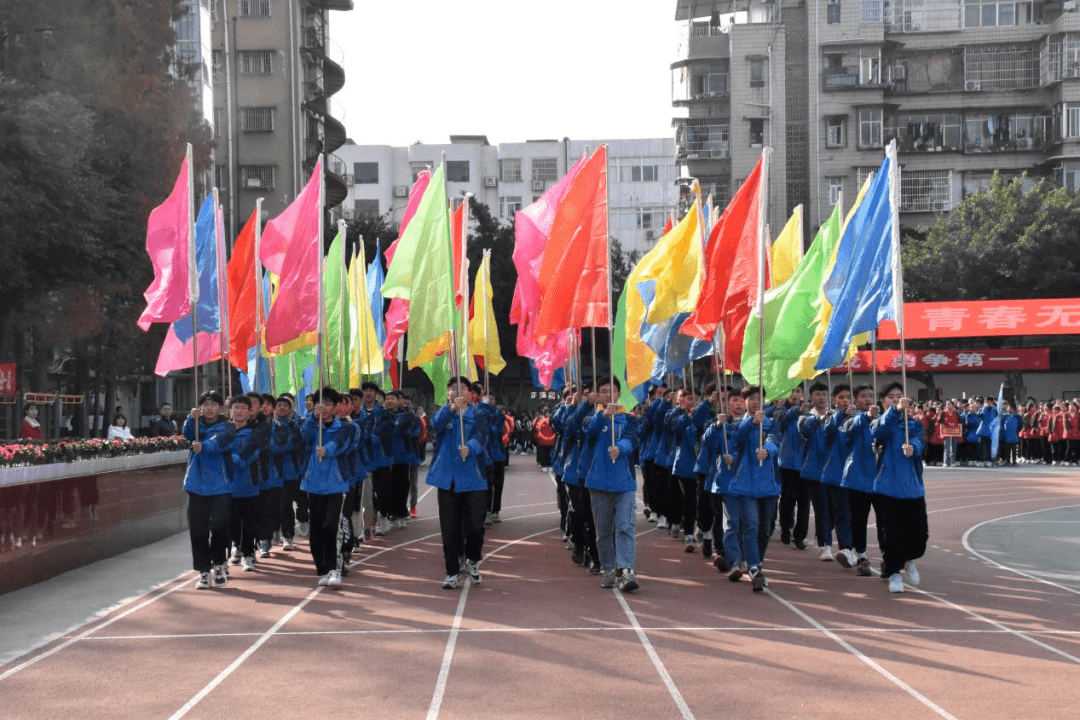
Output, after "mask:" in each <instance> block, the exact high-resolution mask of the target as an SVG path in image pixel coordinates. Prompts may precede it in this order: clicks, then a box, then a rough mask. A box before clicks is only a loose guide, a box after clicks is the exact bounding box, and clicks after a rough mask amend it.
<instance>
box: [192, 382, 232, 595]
mask: <svg viewBox="0 0 1080 720" xmlns="http://www.w3.org/2000/svg"><path fill="white" fill-rule="evenodd" d="M224 404H225V403H224V400H223V399H222V397H221V393H219V392H216V391H208V392H204V393H203V394H202V395H201V396H200V397H199V404H198V406H197V407H194V408H192V409H191V414H190V415H189V416H188V418H187V420H185V421H184V431H183V432H184V437H186V438H187V439H188V441H189V442H190V443H191V452H190V453H189V454H188V462H187V470H186V471H185V472H184V492H186V493H187V494H188V509H187V517H188V535H189V536H190V537H191V560H192V565H193V567H194V568H195V571H196V572H198V573H199V579H198V581H197V582H196V583H195V587H196V588H198V589H200V590H204V589H206V588H209V587H210V583H211V572H212V573H213V579H212V582H213V584H214V587H219V588H223V587H225V585H226V584H228V582H229V580H228V577H227V576H226V574H225V556H226V553H228V551H229V505H230V502H231V499H232V493H231V492H230V488H229V483H230V481H231V480H232V471H231V469H230V468H231V465H232V463H231V457H230V453H231V451H232V446H233V443H234V442H235V440H236V428H235V427H234V426H233V424H232V423H230V422H228V421H227V420H226V419H225V416H224V415H222V414H221V408H222V405H224ZM196 423H198V425H197V426H196ZM196 432H197V433H198V435H196Z"/></svg>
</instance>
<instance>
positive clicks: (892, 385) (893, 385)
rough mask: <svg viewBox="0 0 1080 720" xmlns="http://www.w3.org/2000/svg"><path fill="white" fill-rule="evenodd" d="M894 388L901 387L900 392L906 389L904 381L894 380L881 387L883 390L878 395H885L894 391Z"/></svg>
mask: <svg viewBox="0 0 1080 720" xmlns="http://www.w3.org/2000/svg"><path fill="white" fill-rule="evenodd" d="M893 388H900V392H903V391H904V385H903V384H902V383H899V382H895V381H894V382H891V383H889V384H888V385H886V386H885V387H883V388H882V389H881V392H879V393H878V397H885V396H886V395H888V394H889V393H891V392H892V391H893Z"/></svg>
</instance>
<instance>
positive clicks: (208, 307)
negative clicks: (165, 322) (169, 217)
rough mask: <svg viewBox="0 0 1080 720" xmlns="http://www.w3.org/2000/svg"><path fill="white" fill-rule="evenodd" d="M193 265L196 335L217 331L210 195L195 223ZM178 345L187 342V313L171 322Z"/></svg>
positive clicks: (214, 240) (189, 330)
mask: <svg viewBox="0 0 1080 720" xmlns="http://www.w3.org/2000/svg"><path fill="white" fill-rule="evenodd" d="M195 264H196V266H197V267H198V270H199V301H198V302H197V303H196V308H197V309H198V314H199V332H201V333H217V332H221V312H220V310H219V303H218V266H217V265H218V262H217V236H216V234H215V233H214V196H213V195H208V196H207V198H206V201H205V202H203V204H202V208H201V209H200V210H199V217H198V219H197V220H196V221H195ZM173 331H174V332H175V333H176V337H177V338H179V339H180V342H187V341H188V340H190V339H191V336H192V335H193V334H194V333H193V332H192V321H191V314H190V313H188V315H187V316H186V317H182V318H180V319H179V320H177V321H176V322H174V323H173Z"/></svg>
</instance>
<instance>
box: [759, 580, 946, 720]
mask: <svg viewBox="0 0 1080 720" xmlns="http://www.w3.org/2000/svg"><path fill="white" fill-rule="evenodd" d="M765 592H767V593H768V594H769V595H770V596H771V597H773V598H774V599H776V600H777V601H779V602H780V604H781V605H783V606H784V607H786V608H787V609H788V610H790V611H791V612H793V613H795V614H796V615H798V616H799V617H801V618H802V619H803V620H805V621H806V622H808V623H810V624H811V625H813V626H814V627H815V628H817V629H818V630H820V631H821V632H822V633H824V634H825V636H826V637H827V638H829V639H830V640H832V641H833V642H835V643H836V644H837V645H839V646H840V647H842V648H844V649H845V650H847V651H848V652H849V653H851V654H852V655H854V656H855V657H856V658H858V659H859V660H861V661H863V662H864V663H866V664H867V665H869V666H870V667H871V668H873V669H874V670H875V671H876V672H877V673H879V674H880V675H882V676H883V677H884V678H886V679H887V680H889V682H891V683H893V684H894V685H896V686H897V687H899V688H900V689H901V690H903V691H904V692H906V693H907V694H908V695H910V696H911V697H913V698H915V699H916V700H918V701H919V702H921V703H922V704H923V705H925V706H926V707H928V708H930V709H931V710H933V711H934V712H935V713H936V714H937V715H938V716H939V717H943V718H948V720H957V719H956V717H955V716H954V715H951V714H950V713H948V712H947V711H946V710H945V709H944V708H942V707H939V706H938V705H937V704H936V703H934V701H933V700H931V699H930V698H928V697H926V696H925V695H923V694H922V693H920V692H919V691H918V690H916V689H915V688H913V687H911V686H910V685H908V684H907V683H906V682H904V681H903V680H901V679H900V678H898V677H896V676H895V675H893V674H892V673H891V672H889V671H888V670H886V669H885V668H883V667H882V666H881V665H879V664H878V663H877V662H876V661H874V660H872V659H871V658H869V657H868V656H867V655H865V654H864V653H863V652H862V651H861V650H859V649H858V648H856V647H855V646H854V645H852V644H850V643H849V642H847V641H846V640H844V639H843V638H841V637H840V636H839V635H837V634H836V633H835V632H833V631H832V630H829V629H828V628H826V627H825V626H824V625H822V624H821V623H819V622H818V621H817V620H815V619H814V618H812V617H810V616H809V615H807V614H806V613H805V612H803V611H802V610H800V609H799V608H797V607H796V606H795V605H793V604H791V603H790V602H788V601H787V600H785V599H784V598H782V597H780V596H779V595H777V594H776V593H775V592H773V591H772V590H771V589H769V588H766V589H765Z"/></svg>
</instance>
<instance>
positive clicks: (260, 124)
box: [240, 107, 275, 132]
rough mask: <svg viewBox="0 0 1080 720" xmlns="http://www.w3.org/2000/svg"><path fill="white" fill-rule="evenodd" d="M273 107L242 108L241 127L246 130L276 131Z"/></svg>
mask: <svg viewBox="0 0 1080 720" xmlns="http://www.w3.org/2000/svg"><path fill="white" fill-rule="evenodd" d="M274 110H275V108H272V107H244V108H240V129H241V130H243V131H244V132H274Z"/></svg>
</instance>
